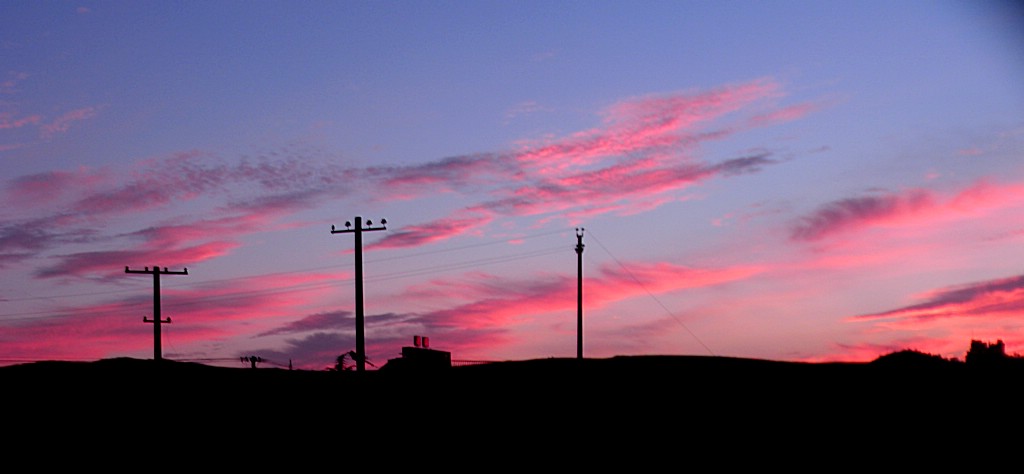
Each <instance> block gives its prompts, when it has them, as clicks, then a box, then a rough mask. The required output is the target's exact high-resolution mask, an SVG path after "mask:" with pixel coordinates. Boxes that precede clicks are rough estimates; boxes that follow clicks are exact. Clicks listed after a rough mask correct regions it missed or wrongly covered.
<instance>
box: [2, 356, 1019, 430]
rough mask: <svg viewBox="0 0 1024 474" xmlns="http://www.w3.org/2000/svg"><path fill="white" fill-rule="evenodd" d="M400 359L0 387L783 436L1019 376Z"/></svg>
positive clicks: (926, 405)
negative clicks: (651, 416) (368, 366)
mask: <svg viewBox="0 0 1024 474" xmlns="http://www.w3.org/2000/svg"><path fill="white" fill-rule="evenodd" d="M405 349H406V350H404V351H403V357H400V358H397V359H392V360H389V361H388V362H387V363H386V364H384V365H383V366H381V367H380V368H379V369H377V370H371V371H365V372H354V371H338V370H320V371H311V370H288V369H281V368H273V367H271V368H255V367H256V365H255V364H253V365H252V368H241V367H239V368H226V367H215V366H208V365H203V364H199V363H192V362H178V361H173V360H167V359H163V360H150V359H145V360H143V359H131V358H116V359H104V360H99V361H96V362H61V361H45V362H35V363H26V364H19V365H13V366H8V367H0V383H2V384H3V385H2V386H3V387H4V393H5V397H6V398H7V400H8V401H9V402H15V401H16V402H17V403H18V404H19V406H22V407H34V408H35V409H42V410H43V411H44V412H45V413H60V412H70V413H78V412H79V411H80V410H88V411H91V412H94V413H98V412H101V413H104V414H105V416H116V415H122V416H123V415H125V414H129V413H134V414H138V413H139V410H143V409H144V408H145V407H150V408H153V407H161V408H160V409H161V410H164V411H165V412H171V413H179V414H190V413H191V414H195V413H200V412H205V411H206V410H210V409H212V408H214V407H220V408H219V409H227V407H229V406H233V407H238V408H239V409H241V408H240V407H244V406H246V404H247V403H251V404H252V405H253V406H254V407H259V412H260V413H262V414H263V415H264V416H265V415H272V414H275V413H276V414H278V415H280V416H289V415H294V416H299V414H302V413H307V414H308V413H310V412H312V413H320V414H321V415H323V414H330V413H332V410H331V409H330V407H334V408H333V409H334V410H337V411H336V413H338V414H339V415H338V416H341V415H340V413H345V414H346V416H348V417H349V418H348V422H349V423H352V422H354V420H355V419H357V418H358V417H357V416H356V415H358V416H363V415H369V414H374V415H375V416H389V415H390V416H403V415H404V416H410V417H416V416H429V417H439V416H452V414H453V413H472V414H475V416H484V415H495V414H498V415H502V414H504V415H507V414H509V413H521V414H524V415H529V416H541V417H543V416H545V415H557V416H567V415H568V414H571V413H573V411H574V410H583V411H585V412H588V413H593V414H599V416H600V417H601V418H603V419H606V420H620V421H621V420H622V419H624V418H625V419H628V418H629V416H630V415H629V414H633V415H636V414H638V413H661V415H662V416H666V415H669V414H672V413H676V414H678V413H679V410H681V409H683V408H685V407H690V408H688V409H685V410H684V411H685V412H686V413H690V414H691V416H695V415H694V413H696V414H704V415H706V414H708V413H716V412H718V413H722V414H723V415H728V416H738V415H740V414H745V416H747V417H751V416H760V417H764V416H769V417H781V418H782V419H785V420H787V422H788V423H793V422H797V421H801V420H802V421H804V422H815V421H817V420H819V419H821V418H822V417H825V415H827V417H826V418H828V417H833V418H834V417H837V416H838V417H856V416H859V415H857V414H870V413H887V414H891V413H893V412H894V411H896V412H898V413H900V415H901V416H904V417H905V416H913V415H918V416H925V415H927V414H929V413H931V411H932V410H934V409H935V408H936V407H942V410H943V411H944V412H946V413H951V412H956V411H957V410H960V409H966V408H970V409H971V410H975V411H977V410H978V409H979V408H981V409H985V408H996V407H999V406H1002V405H1001V404H1003V403H1009V402H1010V400H1012V404H1013V405H1014V406H1016V405H1018V404H1019V402H1018V401H1017V400H1016V398H1017V397H1018V392H1017V391H1016V389H1012V387H1015V386H1016V384H1017V382H1018V381H1020V380H1021V377H1022V376H1024V359H1021V358H1019V357H1016V356H1009V355H1006V354H1005V352H1004V346H1003V343H1002V341H998V342H997V343H994V344H988V343H985V342H981V341H972V344H971V348H970V350H969V351H968V352H967V354H966V357H965V358H964V360H963V361H961V360H958V359H946V358H942V357H939V356H935V355H929V354H925V353H922V352H918V351H913V350H905V351H900V352H895V353H892V354H888V355H884V356H881V357H879V358H877V359H876V360H873V361H870V362H862V363H851V362H842V363H839V362H836V363H802V362H781V361H772V360H760V359H746V358H733V357H721V356H657V355H654V356H616V357H610V358H593V359H588V358H583V359H578V358H547V359H535V360H522V361H507V362H491V363H484V364H475V365H466V366H452V364H451V359H450V355H448V353H446V352H443V351H436V350H432V349H426V348H405ZM342 359H343V357H339V362H340V361H341V360H342ZM357 406H359V407H361V408H358V409H356V407H357ZM574 407H575V408H574ZM581 407H582V408H581ZM190 410H198V411H190ZM691 410H693V411H691ZM242 412H245V410H242Z"/></svg>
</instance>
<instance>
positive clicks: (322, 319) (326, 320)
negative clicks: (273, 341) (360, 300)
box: [260, 311, 353, 336]
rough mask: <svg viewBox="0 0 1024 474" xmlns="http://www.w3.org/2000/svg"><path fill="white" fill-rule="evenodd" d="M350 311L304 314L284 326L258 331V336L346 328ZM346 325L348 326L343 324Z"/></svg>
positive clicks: (350, 317) (350, 319)
mask: <svg viewBox="0 0 1024 474" xmlns="http://www.w3.org/2000/svg"><path fill="white" fill-rule="evenodd" d="M352 319H353V317H352V312H351V311H331V312H327V313H316V314H311V315H309V316H306V317H305V318H302V319H300V320H298V321H293V322H291V323H288V324H286V325H284V326H281V327H277V328H274V329H271V330H269V331H266V332H263V333H260V336H273V335H277V334H294V333H301V332H313V331H330V330H338V329H341V328H342V327H345V328H346V329H347V328H348V327H349V326H350V325H351V321H352ZM343 325H348V326H343Z"/></svg>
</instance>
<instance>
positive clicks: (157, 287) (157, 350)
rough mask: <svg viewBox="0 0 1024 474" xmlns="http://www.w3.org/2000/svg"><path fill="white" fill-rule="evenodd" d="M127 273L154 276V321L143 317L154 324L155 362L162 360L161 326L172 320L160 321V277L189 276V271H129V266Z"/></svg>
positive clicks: (154, 268)
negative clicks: (150, 274)
mask: <svg viewBox="0 0 1024 474" xmlns="http://www.w3.org/2000/svg"><path fill="white" fill-rule="evenodd" d="M124 272H125V273H152V274H153V319H152V320H150V319H147V318H146V317H145V316H143V317H142V322H144V323H153V360H157V361H159V360H161V359H162V358H163V356H162V355H161V353H162V351H161V349H160V324H162V323H167V324H170V323H171V318H167V319H166V320H163V319H160V275H188V269H187V268H186V269H184V270H183V271H180V272H176V271H169V270H167V267H164V269H163V270H161V269H160V267H159V266H156V265H154V266H153V269H152V270H150V269H149V267H144V269H143V270H129V269H128V267H127V266H125V267H124Z"/></svg>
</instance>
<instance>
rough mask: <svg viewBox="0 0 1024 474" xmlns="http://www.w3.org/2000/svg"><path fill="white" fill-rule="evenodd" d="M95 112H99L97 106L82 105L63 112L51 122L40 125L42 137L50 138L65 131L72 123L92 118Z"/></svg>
mask: <svg viewBox="0 0 1024 474" xmlns="http://www.w3.org/2000/svg"><path fill="white" fill-rule="evenodd" d="M97 112H99V108H97V107H84V108H81V109H75V110H71V111H68V112H65V113H64V114H63V115H61V116H60V117H57V118H56V119H54V120H53V121H52V122H50V123H48V124H45V125H43V126H42V128H41V133H42V135H43V138H51V137H53V136H54V135H56V134H57V133H59V132H66V131H68V130H70V129H71V124H72V123H74V122H79V121H82V120H88V119H90V118H93V117H95V116H96V113H97Z"/></svg>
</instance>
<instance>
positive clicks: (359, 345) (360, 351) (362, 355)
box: [331, 216, 388, 372]
mask: <svg viewBox="0 0 1024 474" xmlns="http://www.w3.org/2000/svg"><path fill="white" fill-rule="evenodd" d="M387 223H388V221H387V219H381V220H380V227H373V222H372V221H366V227H363V218H362V217H360V216H356V225H355V227H354V228H353V227H352V223H351V222H345V229H343V230H335V229H334V226H333V225H332V226H331V233H332V234H344V233H348V232H352V233H354V234H355V235H356V242H355V249H356V369H357V370H358V371H359V372H363V371H365V370H366V340H365V337H364V335H363V232H369V231H374V230H386V229H387V227H385V226H386V225H387Z"/></svg>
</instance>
